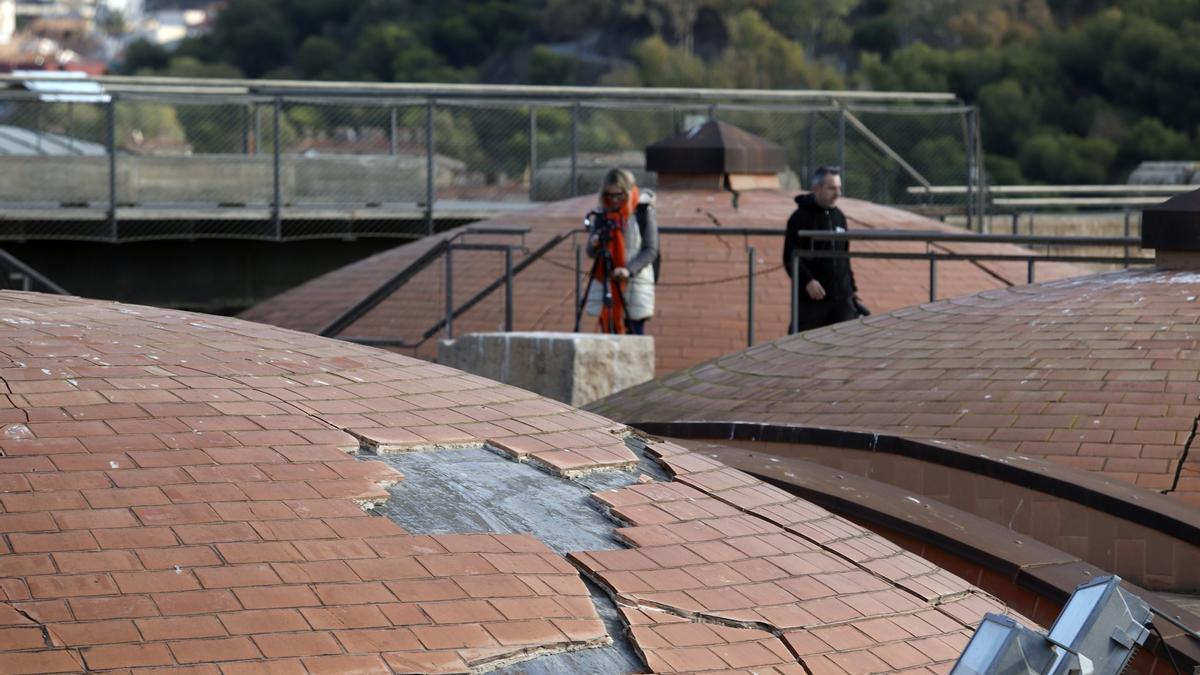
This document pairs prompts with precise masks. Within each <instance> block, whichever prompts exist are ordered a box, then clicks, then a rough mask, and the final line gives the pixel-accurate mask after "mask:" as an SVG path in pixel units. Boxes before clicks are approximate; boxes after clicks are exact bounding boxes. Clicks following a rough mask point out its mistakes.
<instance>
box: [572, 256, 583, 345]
mask: <svg viewBox="0 0 1200 675" xmlns="http://www.w3.org/2000/svg"><path fill="white" fill-rule="evenodd" d="M582 267H583V246H582V245H580V244H575V305H574V311H576V312H578V311H579V302H580V297H579V296H580V295H582V294H583V288H582V282H581V281H580V279H579V271H580V268H582ZM575 330H577V331H578V330H579V326H578V325H576V326H575Z"/></svg>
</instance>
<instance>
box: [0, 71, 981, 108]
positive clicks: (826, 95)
mask: <svg viewBox="0 0 1200 675" xmlns="http://www.w3.org/2000/svg"><path fill="white" fill-rule="evenodd" d="M34 79H37V77H36V75H26V76H14V75H9V74H5V75H0V82H4V83H7V84H8V85H9V86H10V87H11V86H14V85H20V84H21V83H23V82H28V81H30V80H34ZM92 79H93V80H94V81H96V82H99V83H100V84H102V85H104V88H105V89H106V90H108V91H111V92H122V91H130V92H137V93H146V92H149V91H154V90H155V89H156V88H161V89H162V90H163V91H166V92H170V93H172V94H181V95H183V94H186V95H191V94H196V95H206V94H208V93H209V92H220V94H221V95H225V96H227V95H231V94H244V95H252V94H258V95H262V96H282V95H314V94H319V95H323V96H337V97H344V96H357V97H378V96H388V97H396V96H420V97H425V96H437V97H439V98H462V97H470V98H514V97H516V98H548V99H556V98H564V99H591V98H622V99H631V100H647V99H656V100H684V101H686V100H692V101H721V100H741V101H797V100H823V101H836V102H842V101H864V102H872V103H880V102H887V101H895V102H902V103H918V102H923V103H961V102H962V101H961V99H959V98H958V96H957V95H955V94H953V93H948V92H914V91H891V92H889V91H850V90H846V91H840V90H817V89H789V90H772V89H685V88H681V87H653V88H651V87H646V88H643V87H570V86H539V85H514V84H446V83H424V82H313V81H307V80H248V79H227V78H211V79H209V78H183V77H145V76H128V75H100V76H97V77H94V78H92Z"/></svg>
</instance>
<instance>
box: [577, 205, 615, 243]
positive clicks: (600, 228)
mask: <svg viewBox="0 0 1200 675" xmlns="http://www.w3.org/2000/svg"><path fill="white" fill-rule="evenodd" d="M616 225H617V223H616V221H614V220H613V219H612V218H611V217H610V216H609V214H608V212H607V211H601V210H600V209H593V210H591V211H588V213H587V215H586V216H584V217H583V226H584V227H585V228H587V229H588V231H590V232H591V233H592V234H598V235H600V236H601V237H603V236H605V235H607V234H608V233H609V232H611V231H612V229H613V228H614V227H616Z"/></svg>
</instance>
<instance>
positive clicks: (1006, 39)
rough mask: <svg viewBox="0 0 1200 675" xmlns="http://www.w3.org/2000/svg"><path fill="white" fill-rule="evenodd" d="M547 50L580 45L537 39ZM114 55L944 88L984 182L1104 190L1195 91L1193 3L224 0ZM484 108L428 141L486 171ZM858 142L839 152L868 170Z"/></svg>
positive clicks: (152, 64)
mask: <svg viewBox="0 0 1200 675" xmlns="http://www.w3.org/2000/svg"><path fill="white" fill-rule="evenodd" d="M697 41H703V42H702V44H697ZM561 42H568V43H575V45H576V47H577V49H578V50H579V51H578V54H579V56H578V57H573V56H565V55H564V54H568V53H571V52H569V51H566V50H562V49H557V48H556V49H551V48H550V47H549V46H548V45H550V44H552V43H561ZM123 60H124V63H123V65H122V72H125V73H146V74H149V73H154V74H166V75H176V76H185V77H240V76H243V75H244V76H248V77H263V76H275V77H297V78H303V79H310V80H319V79H333V78H337V79H348V80H374V81H385V82H422V81H429V82H432V81H439V82H471V81H477V80H479V79H481V78H482V79H486V80H488V81H501V82H511V81H513V80H515V79H516V78H517V77H525V78H527V81H529V82H531V83H535V84H548V85H560V84H592V83H602V84H611V85H623V86H659V87H683V88H697V87H745V88H750V87H753V88H766V89H791V88H804V89H807V88H840V87H844V86H847V84H849V85H850V86H853V87H857V88H871V89H879V90H907V91H953V92H955V93H956V94H957V95H958V96H960V97H961V98H962V99H963V100H964V101H966V102H967V103H970V104H974V105H977V106H978V107H979V108H980V110H981V129H982V132H983V143H984V146H985V148H986V150H987V153H988V154H987V168H988V172H989V174H990V176H991V180H992V181H993V182H1000V183H1004V182H1012V181H1019V180H1023V179H1024V178H1026V177H1027V178H1029V179H1031V180H1039V181H1046V182H1051V183H1064V182H1086V181H1092V180H1095V181H1101V182H1108V181H1113V180H1118V179H1120V178H1121V177H1122V176H1124V175H1125V174H1126V173H1127V172H1128V171H1129V170H1130V169H1131V168H1132V167H1133V166H1134V165H1135V164H1136V163H1138V162H1140V161H1144V160H1147V159H1172V158H1186V157H1195V156H1196V154H1200V138H1198V134H1200V131H1198V129H1197V127H1196V125H1197V120H1200V97H1196V96H1190V95H1188V94H1189V91H1190V90H1188V89H1187V87H1191V86H1193V85H1192V84H1190V83H1194V82H1200V0H955V1H954V2H933V1H931V0H774V1H768V0H628V1H627V2H622V3H610V2H604V1H603V0H440V1H439V2H436V3H431V2H418V1H416V0H228V2H227V3H226V4H225V7H224V9H223V10H222V11H221V13H220V14H219V15H218V17H217V20H216V22H215V24H214V27H213V30H212V32H211V34H209V35H207V36H205V37H202V38H189V39H186V40H184V41H183V42H182V43H181V44H180V45H179V46H178V47H177V48H176V50H175V51H174V52H173V53H168V52H166V51H164V50H163V49H161V48H159V47H156V46H153V45H150V44H148V43H145V42H135V43H133V44H131V45H129V46H128V48H127V49H126V52H125V54H124V57H123ZM147 114H149V113H147ZM205 114H208V113H205ZM231 114H240V113H238V112H237V111H236V109H235V110H234V112H233V113H231ZM412 114H414V115H418V116H419V115H420V114H422V113H420V111H414V112H412ZM514 114H515V113H514ZM561 114H562V111H553V112H549V113H544V114H543V117H542V118H540V119H539V129H540V133H541V134H545V136H546V137H545V138H544V139H542V140H541V141H539V142H540V143H542V142H544V143H546V144H547V147H548V148H549V147H558V146H557V144H559V143H561V142H565V141H564V139H566V138H567V136H565V135H564V134H567V133H568V132H567V131H566V130H564V129H563V128H561V122H562V120H560V119H558V118H559V117H561ZM407 115H409V113H408V112H406V113H405V116H407ZM517 116H519V115H517ZM368 117H369V116H366V114H365V113H363V114H362V115H360V114H359V113H357V112H354V113H349V112H346V111H345V110H343V112H342V116H341V117H336V116H332V115H330V114H327V111H325V110H323V109H320V108H314V109H305V108H304V107H296V108H294V109H289V110H288V111H287V115H286V121H287V122H288V124H289V127H287V128H281V132H282V133H285V134H287V133H303V134H322V133H329V132H331V131H332V130H335V129H337V128H340V127H344V126H346V125H350V126H360V125H361V126H371V125H378V124H379V121H378V120H375V121H371V120H369V119H368ZM635 118H636V119H635ZM486 119H487V117H486V116H481V115H478V114H470V113H467V112H466V111H465V110H456V111H453V112H452V113H448V114H447V115H445V116H440V117H439V118H438V120H436V125H437V127H438V131H439V146H441V143H440V141H441V140H442V138H443V135H444V139H445V142H446V145H445V152H446V153H447V154H453V153H459V152H461V153H463V155H462V157H463V158H464V159H467V160H469V161H479V162H485V163H491V164H495V165H498V164H501V163H504V162H507V161H510V160H509V159H508V158H511V157H514V156H517V155H520V154H522V153H524V152H526V150H525V149H524V146H523V144H527V143H528V138H527V137H525V134H526V133H527V132H521V133H514V134H511V135H510V136H508V137H505V138H501V139H496V140H492V139H491V138H490V136H491V134H490V133H485V131H484V129H483V127H482V126H481V125H482V124H483V122H482V121H481V120H486ZM493 119H499V117H498V116H493ZM593 120H594V121H595V125H596V129H597V131H595V132H593V131H591V130H589V131H585V132H583V133H585V134H592V133H594V134H595V137H594V138H592V139H589V142H591V141H595V143H596V145H595V147H597V148H602V147H604V148H610V149H611V148H623V147H630V148H636V147H640V144H644V142H646V141H647V140H653V137H651V138H649V139H647V138H646V137H647V136H649V135H652V134H660V135H661V134H662V133H665V131H669V130H670V127H671V125H670V124H664V123H662V121H661V120H657V119H654V120H651V119H650V116H636V115H629V116H624V117H622V116H620V115H617V114H611V113H603V114H601V113H599V112H597V113H595V114H594V115H593ZM152 121H153V120H144V121H138V124H141V125H146V126H150V123H151V122H152ZM412 121H413V124H415V125H417V127H419V128H423V122H422V121H421V120H419V119H415V118H414V120H412ZM744 121H745V123H746V124H748V125H749V126H750V127H755V125H758V124H766V123H767V122H768V121H769V122H770V123H771V124H773V125H774V126H773V127H771V128H772V129H773V130H774V131H779V130H782V129H784V127H785V126H786V125H785V124H784V123H782V122H780V121H778V120H771V119H770V117H769V116H766V115H759V116H757V117H756V116H754V115H750V116H748V117H747V118H746V119H745V120H744ZM226 122H227V121H225V120H217V119H213V118H211V116H210V118H209V119H204V115H202V114H200V113H199V112H198V111H197V110H195V109H189V108H187V107H180V108H179V109H178V111H177V113H176V119H175V121H174V124H175V125H177V127H178V128H181V129H182V130H183V133H184V135H185V138H186V141H187V142H188V143H191V144H193V145H194V146H195V147H196V148H197V149H198V151H205V152H209V151H224V150H222V149H224V148H241V146H242V143H243V139H242V135H241V134H240V132H238V131H237V130H234V131H232V132H231V131H228V130H226V131H221V129H220V128H219V127H221V126H222V125H224V126H227V127H228V126H229V125H228V124H227V123H226ZM406 123H407V122H406ZM508 123H509V122H505V124H508ZM511 124H512V125H514V126H513V127H512V128H514V129H524V128H527V127H526V126H525V125H522V124H520V123H519V120H517V119H516V117H514V118H513V120H511ZM871 124H872V128H873V129H876V131H877V132H878V133H880V135H881V137H886V138H887V142H888V143H889V145H892V146H893V147H894V148H895V149H896V150H897V152H900V154H901V155H902V156H904V157H906V159H908V160H909V161H910V162H913V163H914V165H920V166H918V169H919V170H920V171H921V172H922V173H923V174H924V173H926V172H928V174H929V175H940V174H939V172H940V171H942V168H941V167H949V166H952V165H953V164H955V163H956V162H957V163H960V164H961V162H962V158H961V157H959V156H958V155H956V154H954V152H952V149H951V147H950V146H951V143H950V141H948V140H947V139H949V138H950V136H948V135H947V134H946V133H945V131H944V130H943V131H937V130H936V129H935V128H933V127H930V128H929V129H928V130H925V129H924V127H923V126H922V124H921V123H913V122H912V121H911V120H906V121H905V124H908V125H909V126H908V127H906V130H899V129H890V128H889V127H888V125H887V123H886V122H880V121H873V122H872V123H871ZM162 125H164V126H162V128H163V129H167V131H164V132H163V133H165V134H167V136H168V137H170V136H172V134H175V133H176V132H174V131H169V127H170V123H168V122H167V121H165V120H164V121H162ZM290 125H294V127H295V128H294V129H293V128H292V127H291V126H290ZM877 127H878V128H877ZM289 129H290V130H289ZM925 131H927V136H926V137H922V136H921V133H918V132H922V133H924V132H925ZM142 133H143V134H145V133H146V132H145V130H144V129H143V130H142ZM780 133H782V132H780ZM787 133H794V134H803V133H804V132H803V131H802V130H801V128H799V127H798V128H797V129H795V130H793V131H787ZM773 135H774V133H773ZM788 138H791V136H788ZM925 141H927V142H925ZM788 151H789V152H799V150H798V149H797V148H793V147H791V146H789V147H788ZM556 152H557V151H556ZM857 152H859V150H857V149H856V150H853V151H852V152H851V155H853V153H857ZM863 152H864V153H865V154H864V155H863V156H862V157H858V156H857V155H853V156H848V158H847V161H848V162H856V161H859V162H863V161H865V162H871V161H875V160H874V159H872V154H871V153H870V152H867V151H865V150H864V151H863ZM958 152H961V151H958ZM552 155H553V153H552V154H551V155H545V156H552ZM946 171H948V172H950V173H948V174H947V175H946V176H945V179H946V180H947V181H950V182H961V180H962V177H961V176H958V175H956V174H957V172H958V171H959V170H958V169H954V170H953V171H951V170H950V169H946ZM939 180H940V179H939Z"/></svg>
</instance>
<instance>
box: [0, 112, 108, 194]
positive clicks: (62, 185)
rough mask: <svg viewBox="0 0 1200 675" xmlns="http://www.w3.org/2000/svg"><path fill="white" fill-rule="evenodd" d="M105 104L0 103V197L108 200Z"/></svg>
mask: <svg viewBox="0 0 1200 675" xmlns="http://www.w3.org/2000/svg"><path fill="white" fill-rule="evenodd" d="M106 115H107V104H103V103H46V102H42V101H38V100H36V99H16V100H6V101H2V102H0V171H3V180H0V200H2V201H3V202H4V203H5V204H9V205H13V206H51V207H59V206H69V207H70V206H88V205H91V204H106V203H107V202H108V199H109V184H108V160H107V159H106V157H105V155H106V154H107V153H106V145H105V143H106V137H107V136H106V133H107V132H106V130H107V121H106Z"/></svg>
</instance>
